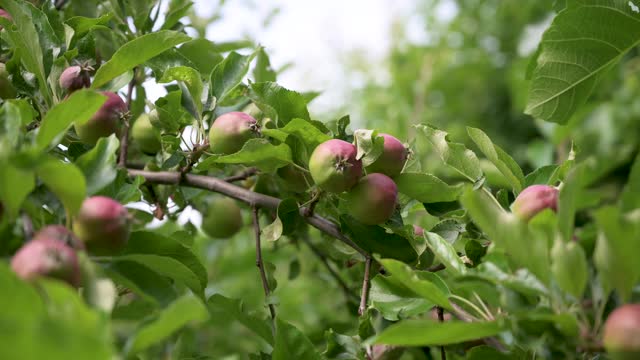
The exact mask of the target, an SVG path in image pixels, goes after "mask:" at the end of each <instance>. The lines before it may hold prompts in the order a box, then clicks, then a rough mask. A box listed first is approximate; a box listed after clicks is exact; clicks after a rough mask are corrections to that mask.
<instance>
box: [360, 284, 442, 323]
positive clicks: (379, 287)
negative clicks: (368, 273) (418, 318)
mask: <svg viewBox="0 0 640 360" xmlns="http://www.w3.org/2000/svg"><path fill="white" fill-rule="evenodd" d="M369 301H370V303H371V307H373V308H374V309H376V310H378V311H379V312H380V314H381V315H382V317H384V318H385V319H387V320H390V321H397V320H400V319H404V318H409V317H411V316H414V315H418V314H422V313H425V312H427V311H429V310H430V309H431V308H432V307H433V306H434V304H433V302H431V301H428V300H426V299H425V298H424V297H422V296H420V295H418V294H416V293H415V292H414V291H411V290H409V289H408V288H406V287H405V286H404V285H402V284H398V281H397V280H395V277H394V275H391V276H382V275H376V276H375V277H374V278H373V279H371V289H370V290H369Z"/></svg>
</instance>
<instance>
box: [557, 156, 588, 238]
mask: <svg viewBox="0 0 640 360" xmlns="http://www.w3.org/2000/svg"><path fill="white" fill-rule="evenodd" d="M584 169H585V166H583V164H579V165H576V166H575V167H573V168H572V169H571V170H570V171H569V174H567V176H566V177H565V179H564V184H563V185H562V188H561V189H560V194H559V195H558V229H559V230H560V234H561V236H562V240H564V241H565V242H569V241H571V239H572V238H573V228H574V224H575V218H576V208H577V205H578V201H579V200H580V197H581V196H582V195H583V191H582V184H581V181H582V179H583V174H584Z"/></svg>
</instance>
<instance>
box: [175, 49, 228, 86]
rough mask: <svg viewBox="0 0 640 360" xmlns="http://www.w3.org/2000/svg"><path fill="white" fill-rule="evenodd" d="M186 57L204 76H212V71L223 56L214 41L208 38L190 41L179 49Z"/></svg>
mask: <svg viewBox="0 0 640 360" xmlns="http://www.w3.org/2000/svg"><path fill="white" fill-rule="evenodd" d="M178 53H180V54H181V55H182V56H184V57H185V58H187V59H189V60H190V61H191V62H192V63H193V64H194V65H195V67H196V69H198V71H199V72H200V74H202V76H203V77H204V78H207V79H208V78H210V75H211V71H213V69H214V68H215V67H216V65H218V64H219V63H220V62H221V61H222V60H223V57H222V55H220V53H219V51H218V49H217V48H216V46H215V45H214V44H213V42H211V41H209V40H207V39H195V40H191V41H188V42H186V43H184V44H182V46H180V48H179V49H178Z"/></svg>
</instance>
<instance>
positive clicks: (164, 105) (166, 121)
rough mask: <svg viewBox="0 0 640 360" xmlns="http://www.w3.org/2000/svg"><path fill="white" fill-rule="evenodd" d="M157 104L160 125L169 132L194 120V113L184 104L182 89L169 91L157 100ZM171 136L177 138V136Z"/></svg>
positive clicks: (175, 130)
mask: <svg viewBox="0 0 640 360" xmlns="http://www.w3.org/2000/svg"><path fill="white" fill-rule="evenodd" d="M155 105H156V111H157V112H158V120H159V122H160V127H161V128H162V129H166V130H168V131H169V132H177V131H178V130H179V129H181V128H183V127H185V126H187V125H190V124H191V123H192V121H193V117H192V115H191V114H189V113H188V112H187V110H186V109H185V108H184V106H182V90H175V91H171V92H169V93H168V94H167V95H165V96H163V97H161V98H159V99H158V100H156V102H155ZM171 137H172V138H175V136H171Z"/></svg>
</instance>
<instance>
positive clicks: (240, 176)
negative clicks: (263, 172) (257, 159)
mask: <svg viewBox="0 0 640 360" xmlns="http://www.w3.org/2000/svg"><path fill="white" fill-rule="evenodd" d="M257 173H258V169H257V168H254V167H250V168H248V169H247V170H245V171H243V172H241V173H240V174H238V175H232V176H229V177H226V178H224V181H226V182H236V181H242V180H246V179H248V178H250V177H252V176H253V175H256V174H257Z"/></svg>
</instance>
